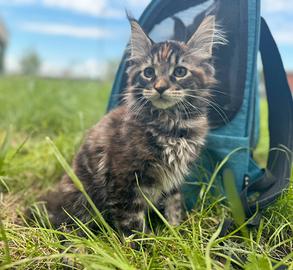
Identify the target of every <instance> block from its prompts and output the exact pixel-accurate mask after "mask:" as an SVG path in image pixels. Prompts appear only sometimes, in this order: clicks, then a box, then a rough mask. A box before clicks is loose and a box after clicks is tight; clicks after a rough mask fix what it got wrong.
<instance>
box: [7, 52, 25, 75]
mask: <svg viewBox="0 0 293 270" xmlns="http://www.w3.org/2000/svg"><path fill="white" fill-rule="evenodd" d="M4 66H5V71H6V72H7V73H12V74H17V73H19V72H20V71H21V68H20V64H19V61H18V59H17V58H16V57H14V56H11V55H7V56H6V57H5V62H4Z"/></svg>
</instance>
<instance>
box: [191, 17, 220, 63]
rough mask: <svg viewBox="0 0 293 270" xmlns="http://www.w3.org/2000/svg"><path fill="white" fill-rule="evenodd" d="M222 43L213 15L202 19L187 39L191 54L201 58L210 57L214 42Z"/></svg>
mask: <svg viewBox="0 0 293 270" xmlns="http://www.w3.org/2000/svg"><path fill="white" fill-rule="evenodd" d="M219 43H220V44H224V43H225V39H224V37H223V35H222V34H221V31H219V30H218V29H217V28H216V19H215V16H213V15H210V16H207V17H205V18H204V19H203V21H202V23H201V24H200V25H199V27H198V28H197V30H196V31H195V33H194V34H193V35H192V36H191V38H190V39H189V40H188V41H187V43H186V44H187V46H188V47H189V49H190V50H191V52H192V53H193V54H198V56H199V57H202V58H211V57H212V49H213V45H214V44H219Z"/></svg>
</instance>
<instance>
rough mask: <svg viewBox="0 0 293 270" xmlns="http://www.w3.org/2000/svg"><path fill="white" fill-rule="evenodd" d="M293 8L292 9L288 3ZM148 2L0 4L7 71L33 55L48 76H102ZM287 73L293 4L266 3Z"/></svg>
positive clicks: (31, 0) (292, 58)
mask: <svg viewBox="0 0 293 270" xmlns="http://www.w3.org/2000/svg"><path fill="white" fill-rule="evenodd" d="M290 2H291V3H290ZM148 3H149V0H0V17H2V19H3V20H4V21H5V23H6V25H7V28H8V30H9V35H10V42H9V47H8V51H7V56H6V65H7V69H8V71H10V72H16V71H18V70H19V64H18V63H19V59H20V58H21V57H22V55H23V54H24V53H25V52H26V51H27V50H35V51H37V52H38V54H39V55H40V57H41V59H42V68H41V72H42V73H43V74H45V75H53V76H54V75H62V74H65V73H66V74H68V73H69V74H72V75H73V76H90V77H96V76H103V73H104V72H105V70H106V69H107V62H108V61H109V60H117V59H119V58H120V57H121V55H122V52H123V50H124V47H125V45H126V43H127V40H128V37H129V31H130V30H129V25H128V22H127V20H126V19H125V11H124V10H125V8H126V9H128V10H130V11H131V12H132V13H133V14H134V15H135V16H136V17H138V16H139V15H140V14H141V12H142V10H143V9H144V7H145V6H146V5H147V4H148ZM262 13H263V16H264V17H265V18H266V19H267V21H268V23H269V25H270V27H271V28H272V31H273V33H274V34H275V36H276V39H277V42H278V44H279V46H280V49H281V54H282V56H283V59H284V63H285V66H286V68H287V69H289V70H293V35H292V29H293V1H288V0H278V1H277V0H262Z"/></svg>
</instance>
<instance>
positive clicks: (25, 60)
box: [20, 50, 41, 75]
mask: <svg viewBox="0 0 293 270" xmlns="http://www.w3.org/2000/svg"><path fill="white" fill-rule="evenodd" d="M20 66H21V70H22V73H23V74H25V75H37V74H38V72H39V69H40V66H41V59H40V57H39V55H38V54H37V52H35V51H33V50H31V51H27V52H26V53H25V54H24V55H23V57H22V58H21V60H20Z"/></svg>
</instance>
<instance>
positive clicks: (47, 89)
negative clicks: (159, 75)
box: [0, 77, 293, 270]
mask: <svg viewBox="0 0 293 270" xmlns="http://www.w3.org/2000/svg"><path fill="white" fill-rule="evenodd" d="M110 88H111V87H110V84H107V83H98V82H94V81H89V82H88V81H66V80H44V79H31V78H24V77H3V78H0V119H1V121H0V211H1V212H0V269H63V264H64V263H65V262H66V261H67V262H68V261H70V262H71V264H74V265H75V266H74V267H76V268H78V269H84V268H85V269H242V268H244V269H249V270H250V269H251V270H255V269H277V267H278V266H279V265H281V264H285V265H287V266H289V269H293V266H292V265H293V253H292V250H293V235H292V231H293V192H292V185H291V188H290V190H289V192H287V193H286V194H284V195H283V196H282V197H281V198H280V199H279V200H278V201H277V202H276V203H275V204H274V205H272V206H271V207H270V208H268V209H267V211H266V213H265V215H264V217H263V218H262V220H261V225H260V227H259V228H258V229H254V230H251V231H249V232H248V233H247V231H246V230H243V227H239V228H237V229H235V231H233V232H231V233H230V234H229V235H227V236H225V237H220V236H219V228H221V222H222V220H223V218H224V217H229V216H231V213H230V209H229V208H228V207H226V206H225V205H223V204H222V198H220V197H213V195H211V194H210V193H207V192H208V190H209V188H205V189H203V190H202V193H201V200H200V201H199V202H198V204H197V205H196V207H195V209H194V211H193V212H191V213H190V214H189V216H188V218H187V220H186V221H185V222H184V223H183V224H182V225H180V226H179V227H176V228H173V227H171V226H169V225H168V224H167V223H166V221H165V220H164V222H165V223H166V224H165V226H162V227H161V228H160V229H159V231H158V232H157V233H156V234H154V233H153V234H149V235H144V234H140V238H139V239H138V240H136V241H138V243H139V244H141V248H140V249H139V250H132V249H130V247H129V242H131V241H134V240H133V239H126V241H125V243H120V240H119V238H118V237H117V235H116V233H115V232H114V231H113V230H112V229H111V228H109V227H107V224H103V222H102V221H101V217H99V213H98V211H96V220H100V222H99V224H102V225H101V226H102V228H103V230H102V231H103V232H102V233H98V234H93V233H92V232H91V231H89V230H88V229H87V227H86V226H85V225H84V224H82V223H80V221H78V220H76V223H77V224H78V226H79V227H80V229H81V230H83V232H84V233H85V234H86V235H87V237H80V236H78V235H77V234H75V233H74V232H73V233H64V232H61V231H56V230H54V229H52V228H43V227H42V226H41V225H40V224H39V225H38V224H36V226H34V227H30V226H27V225H26V224H25V223H24V221H23V220H22V213H23V210H24V209H25V207H26V206H27V205H30V204H31V203H32V202H33V201H34V200H35V198H36V197H37V196H39V195H40V194H42V193H44V192H46V191H47V190H48V189H50V188H51V187H52V186H53V184H54V183H55V182H57V181H58V180H59V179H60V177H61V175H62V173H63V171H64V169H66V170H70V169H69V168H68V166H67V165H68V163H70V162H71V159H72V157H73V155H74V153H75V152H76V150H77V148H78V146H79V144H80V141H81V139H82V137H83V134H84V133H85V130H86V129H87V128H89V127H90V126H91V125H93V124H94V123H95V122H97V121H98V120H99V118H100V117H101V116H102V115H103V114H104V112H105V110H106V104H107V99H108V95H109V91H110ZM266 111H267V109H266V104H265V103H264V102H262V110H261V114H262V117H266V113H267V112H266ZM263 123H265V122H263ZM47 137H50V139H46V138H47ZM267 147H268V134H267V126H266V125H264V124H262V126H261V141H260V144H259V147H258V149H257V158H258V160H259V161H260V162H261V163H262V164H265V159H266V153H267ZM60 153H62V154H60ZM73 180H74V181H75V184H76V185H77V186H79V188H80V189H81V190H82V187H81V186H80V183H79V182H78V179H76V178H74V176H73ZM88 199H89V198H88ZM219 226H220V227H219ZM243 231H245V232H246V233H244V235H245V236H243V235H242V234H241V232H243ZM61 239H62V240H61ZM245 259H246V260H245Z"/></svg>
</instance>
